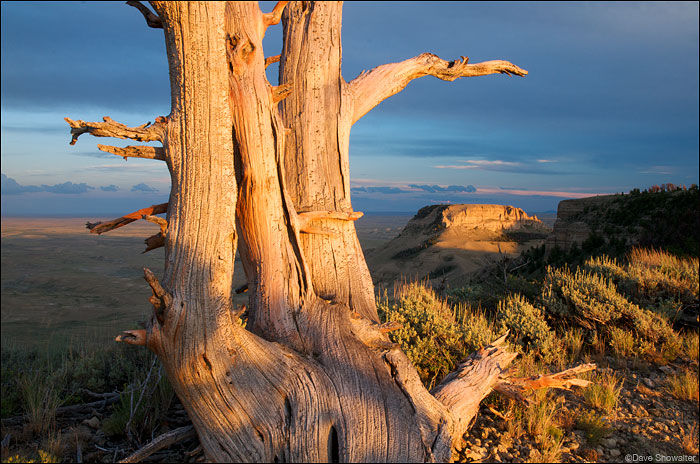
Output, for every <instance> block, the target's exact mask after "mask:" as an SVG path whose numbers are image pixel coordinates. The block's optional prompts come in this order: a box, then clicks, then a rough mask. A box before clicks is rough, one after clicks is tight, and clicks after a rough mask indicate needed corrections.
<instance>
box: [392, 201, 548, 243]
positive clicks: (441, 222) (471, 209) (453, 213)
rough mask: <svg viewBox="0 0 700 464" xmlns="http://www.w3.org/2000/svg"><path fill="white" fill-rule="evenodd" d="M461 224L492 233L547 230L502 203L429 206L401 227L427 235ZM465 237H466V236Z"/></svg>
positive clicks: (414, 232) (535, 220) (539, 222)
mask: <svg viewBox="0 0 700 464" xmlns="http://www.w3.org/2000/svg"><path fill="white" fill-rule="evenodd" d="M454 227H460V228H464V229H480V230H484V231H492V232H504V231H523V230H528V231H529V230H532V231H540V232H546V231H548V228H547V226H545V225H544V224H543V223H542V222H541V221H540V220H539V219H537V217H536V216H535V217H530V216H528V214H527V213H526V212H525V211H523V210H522V209H520V208H515V207H513V206H505V205H431V206H426V207H425V208H421V209H420V210H418V213H416V215H415V216H414V217H413V219H411V220H410V221H409V223H408V224H407V225H406V227H405V228H404V232H402V235H403V234H404V233H407V234H416V233H422V234H423V235H430V234H433V233H435V232H439V231H441V230H446V229H449V228H454ZM465 238H466V237H465Z"/></svg>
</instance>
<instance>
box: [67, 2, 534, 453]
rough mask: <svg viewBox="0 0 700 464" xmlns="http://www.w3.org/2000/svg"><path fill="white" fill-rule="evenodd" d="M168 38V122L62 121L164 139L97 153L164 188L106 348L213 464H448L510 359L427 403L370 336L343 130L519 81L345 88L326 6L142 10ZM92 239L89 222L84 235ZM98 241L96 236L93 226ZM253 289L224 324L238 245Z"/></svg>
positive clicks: (393, 350) (77, 128)
mask: <svg viewBox="0 0 700 464" xmlns="http://www.w3.org/2000/svg"><path fill="white" fill-rule="evenodd" d="M131 3H132V4H134V6H137V8H139V10H140V11H141V13H142V14H143V15H144V17H145V18H146V20H147V23H148V24H149V25H151V26H152V27H162V28H163V31H164V34H165V41H166V48H167V53H168V61H169V66H170V83H171V91H172V93H171V97H172V98H171V100H172V101H171V105H172V107H171V113H170V114H169V115H168V116H167V117H162V118H158V119H157V120H156V124H154V125H149V124H147V125H144V126H140V127H137V128H128V127H126V126H124V125H122V124H119V123H116V122H114V121H112V120H111V119H109V118H105V121H104V122H102V123H86V122H84V121H73V120H68V119H67V121H68V122H69V124H70V125H71V127H72V128H73V129H72V133H73V140H72V143H75V140H76V139H77V137H78V136H79V135H80V134H82V133H91V134H92V135H96V136H111V137H121V138H131V139H135V140H149V141H160V142H162V143H163V148H162V149H152V148H143V147H141V148H140V147H128V148H127V149H117V148H115V147H108V146H102V147H101V149H103V150H105V151H109V152H111V153H114V154H117V155H120V156H137V157H143V158H152V159H156V160H164V161H165V162H166V163H167V165H168V168H169V170H170V173H171V177H172V191H171V194H170V199H169V202H168V204H167V218H166V220H162V219H161V220H159V219H157V218H155V217H153V215H154V214H158V213H162V212H163V210H162V209H158V208H157V207H151V208H150V209H149V208H146V209H145V210H139V211H137V212H136V213H132V214H130V215H127V216H124V217H123V218H119V219H117V220H114V221H110V222H109V223H105V224H104V225H100V226H97V227H98V229H97V231H107V230H111V229H113V228H116V227H120V226H122V225H125V224H128V223H129V222H131V221H133V220H136V219H139V218H144V219H148V220H151V221H154V222H156V223H158V224H159V225H160V226H161V232H160V233H159V234H158V235H156V236H153V237H151V238H150V239H149V241H147V243H148V245H149V249H150V248H151V247H152V246H153V247H155V246H156V245H157V246H161V245H164V246H165V269H164V273H163V278H162V279H161V280H162V282H159V281H158V280H157V279H156V277H155V275H154V274H153V273H151V272H150V271H148V270H146V273H145V276H146V279H147V281H148V283H149V285H150V286H151V288H152V289H153V296H152V298H151V300H150V301H151V302H152V303H153V306H154V311H153V316H152V318H151V321H150V324H149V326H148V327H147V328H146V330H145V331H128V332H125V333H124V334H122V335H121V336H119V337H118V340H119V341H124V342H127V343H131V344H134V345H146V346H147V347H148V348H149V349H151V350H153V351H154V352H155V353H156V354H158V356H159V358H160V359H161V361H162V362H163V365H164V366H165V368H166V371H167V373H168V377H169V379H170V381H171V383H172V385H173V387H174V389H175V391H176V393H177V395H178V396H179V398H180V400H181V402H182V404H183V405H184V406H185V408H186V409H187V412H188V413H189V416H190V417H191V418H192V421H193V424H194V426H195V428H196V430H197V433H198V435H199V438H200V441H201V443H202V447H203V450H204V453H205V455H206V457H207V458H208V459H209V460H212V461H224V462H228V461H352V462H361V461H362V462H364V461H371V462H380V461H381V462H384V461H389V462H406V461H420V462H424V461H444V460H447V459H449V458H450V456H451V452H452V446H453V444H454V443H455V442H456V440H458V439H459V437H461V435H462V433H463V432H464V431H465V428H466V427H467V426H468V424H469V423H470V422H471V421H472V419H473V418H474V416H475V414H476V412H477V410H478V404H479V402H480V401H481V400H482V399H483V397H484V396H485V395H486V394H488V392H490V391H491V390H492V389H493V388H494V387H496V386H497V384H498V383H499V376H501V375H502V374H503V373H504V370H505V369H506V367H507V365H508V363H510V361H511V360H512V358H513V356H514V355H512V354H511V353H508V352H506V351H505V350H504V348H503V347H502V342H503V339H499V340H498V341H496V342H495V343H494V345H493V346H491V347H488V348H486V349H485V350H482V351H481V352H479V353H478V354H477V355H475V356H474V357H472V358H470V359H469V360H468V361H466V362H465V363H463V364H461V365H460V366H459V367H458V369H457V371H456V372H455V373H454V374H453V375H451V376H449V377H448V378H447V379H445V381H444V382H443V383H442V384H440V385H439V386H438V387H437V388H436V389H435V390H434V391H433V393H434V394H431V393H429V392H428V391H427V390H426V389H425V387H424V386H423V385H422V384H421V382H420V379H419V378H418V375H417V373H416V371H415V369H414V368H413V366H412V365H411V363H410V362H409V360H408V359H407V358H406V356H405V355H404V354H403V353H402V352H401V350H400V349H399V347H398V346H397V345H395V344H393V343H391V342H390V341H389V339H388V337H387V335H386V332H388V331H389V330H391V328H392V327H387V326H382V325H380V324H379V320H378V317H377V312H376V306H375V300H374V289H373V286H372V282H371V278H370V275H369V272H368V270H367V265H366V263H365V260H364V257H363V254H362V250H361V248H360V245H359V241H358V239H357V235H356V233H355V228H354V223H353V221H354V220H355V219H357V218H358V217H360V216H361V213H359V212H355V211H353V210H352V205H351V201H350V187H349V185H350V184H349V168H348V144H349V134H350V128H351V126H352V124H353V123H354V122H355V121H357V120H358V119H359V118H360V117H362V115H364V114H365V113H367V112H368V111H369V110H370V109H371V108H373V107H374V106H376V105H377V104H378V103H380V102H381V101H382V100H383V99H385V98H387V97H389V96H391V95H393V94H395V93H397V92H398V91H400V90H401V89H403V88H404V87H405V86H406V84H408V82H410V80H412V79H415V78H417V77H421V76H426V75H432V76H436V77H438V78H440V79H446V80H453V79H455V78H457V77H461V76H475V75H485V74H492V73H512V74H518V75H523V74H526V71H523V70H521V69H520V68H518V67H517V66H514V65H512V64H510V63H508V62H502V61H496V62H486V63H480V64H477V65H471V64H468V63H467V60H466V58H464V59H462V60H460V61H456V62H447V61H444V60H441V59H439V58H438V57H435V56H434V55H429V54H424V55H420V56H418V57H416V58H412V59H410V60H407V61H404V62H402V63H395V64H390V65H384V66H380V67H378V68H376V69H374V70H372V71H371V72H369V73H366V74H362V75H360V76H359V77H358V78H356V79H355V80H354V81H352V82H350V83H346V82H345V81H344V79H343V78H342V76H341V72H340V62H341V46H340V27H341V4H339V3H333V2H292V3H291V4H289V5H287V2H279V3H278V5H277V6H276V7H275V9H274V10H273V12H271V13H268V14H263V13H262V12H261V11H260V9H259V8H258V6H257V4H256V3H251V2H226V3H217V2H211V3H209V2H182V3H181V2H172V3H171V2H152V5H153V7H154V8H155V10H156V13H157V14H153V13H152V12H150V11H149V10H148V9H147V8H146V7H145V6H143V5H141V4H139V3H138V2H131ZM280 18H281V19H282V21H283V24H284V45H283V50H282V54H281V55H280V58H279V61H280V85H279V86H277V87H273V86H272V85H270V83H269V82H268V81H267V79H266V77H265V67H266V66H267V65H269V63H270V62H274V61H275V60H276V57H274V58H272V59H270V58H267V59H266V58H265V56H264V54H263V48H262V39H263V36H264V34H265V30H266V29H267V27H270V26H272V25H274V24H277V23H278V22H279V21H280ZM93 227H94V225H93ZM94 230H95V228H93V231H94ZM237 246H238V248H239V250H238V251H239V253H240V256H241V259H242V262H243V267H244V270H245V273H246V278H247V281H248V290H249V298H250V299H249V304H248V319H247V324H246V326H245V327H243V326H242V325H241V323H240V320H239V318H238V316H239V314H238V313H236V312H234V307H233V304H232V300H231V295H232V293H233V291H234V290H233V288H232V282H233V260H234V255H235V252H236V247H237Z"/></svg>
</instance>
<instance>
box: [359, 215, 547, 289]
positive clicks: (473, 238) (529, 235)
mask: <svg viewBox="0 0 700 464" xmlns="http://www.w3.org/2000/svg"><path fill="white" fill-rule="evenodd" d="M550 231H551V229H549V227H547V226H546V225H545V224H544V223H542V222H541V221H540V220H539V219H537V217H531V216H529V215H528V214H527V213H525V212H524V211H523V210H522V209H520V208H515V207H513V206H505V205H431V206H426V207H424V208H421V209H420V210H419V211H418V212H417V213H416V215H415V216H414V217H413V218H412V219H411V220H410V221H409V222H408V224H407V225H406V227H404V229H403V230H402V231H401V233H400V234H399V236H397V237H395V238H394V239H393V240H391V241H390V242H389V243H387V244H386V245H384V246H383V247H382V248H381V249H375V250H368V253H367V261H368V264H369V268H370V272H371V273H372V277H373V279H374V281H375V283H381V284H384V285H390V284H391V283H393V282H394V281H395V280H397V279H399V278H400V277H401V276H404V277H407V278H413V279H427V280H439V281H442V282H446V283H448V284H450V285H460V284H463V283H464V282H465V281H466V280H468V279H469V276H470V275H471V274H473V273H474V272H475V271H477V270H479V269H481V268H482V267H483V266H484V265H486V264H488V263H490V262H491V261H493V260H495V259H500V258H501V257H503V256H517V255H518V254H519V253H520V252H521V251H523V250H525V249H527V248H529V247H530V246H532V245H539V244H540V243H542V241H543V240H544V239H545V237H546V236H547V235H548V234H549V232H550Z"/></svg>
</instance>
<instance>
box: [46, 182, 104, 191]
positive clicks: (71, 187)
mask: <svg viewBox="0 0 700 464" xmlns="http://www.w3.org/2000/svg"><path fill="white" fill-rule="evenodd" d="M41 189H42V190H43V191H45V192H51V193H85V192H87V191H88V190H94V189H95V187H91V186H89V185H88V184H86V183H84V182H83V183H80V184H74V183H73V182H64V183H62V184H56V185H42V186H41Z"/></svg>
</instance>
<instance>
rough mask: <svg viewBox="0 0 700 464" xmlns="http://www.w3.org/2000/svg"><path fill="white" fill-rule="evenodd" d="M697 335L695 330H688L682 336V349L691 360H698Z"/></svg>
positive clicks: (699, 353)
mask: <svg viewBox="0 0 700 464" xmlns="http://www.w3.org/2000/svg"><path fill="white" fill-rule="evenodd" d="M699 345H700V342H699V337H698V333H697V332H690V333H689V334H687V335H686V336H685V337H684V338H683V351H684V353H685V355H686V356H688V357H689V358H690V360H691V361H694V362H695V363H697V362H698V358H699V357H700V349H699Z"/></svg>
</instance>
